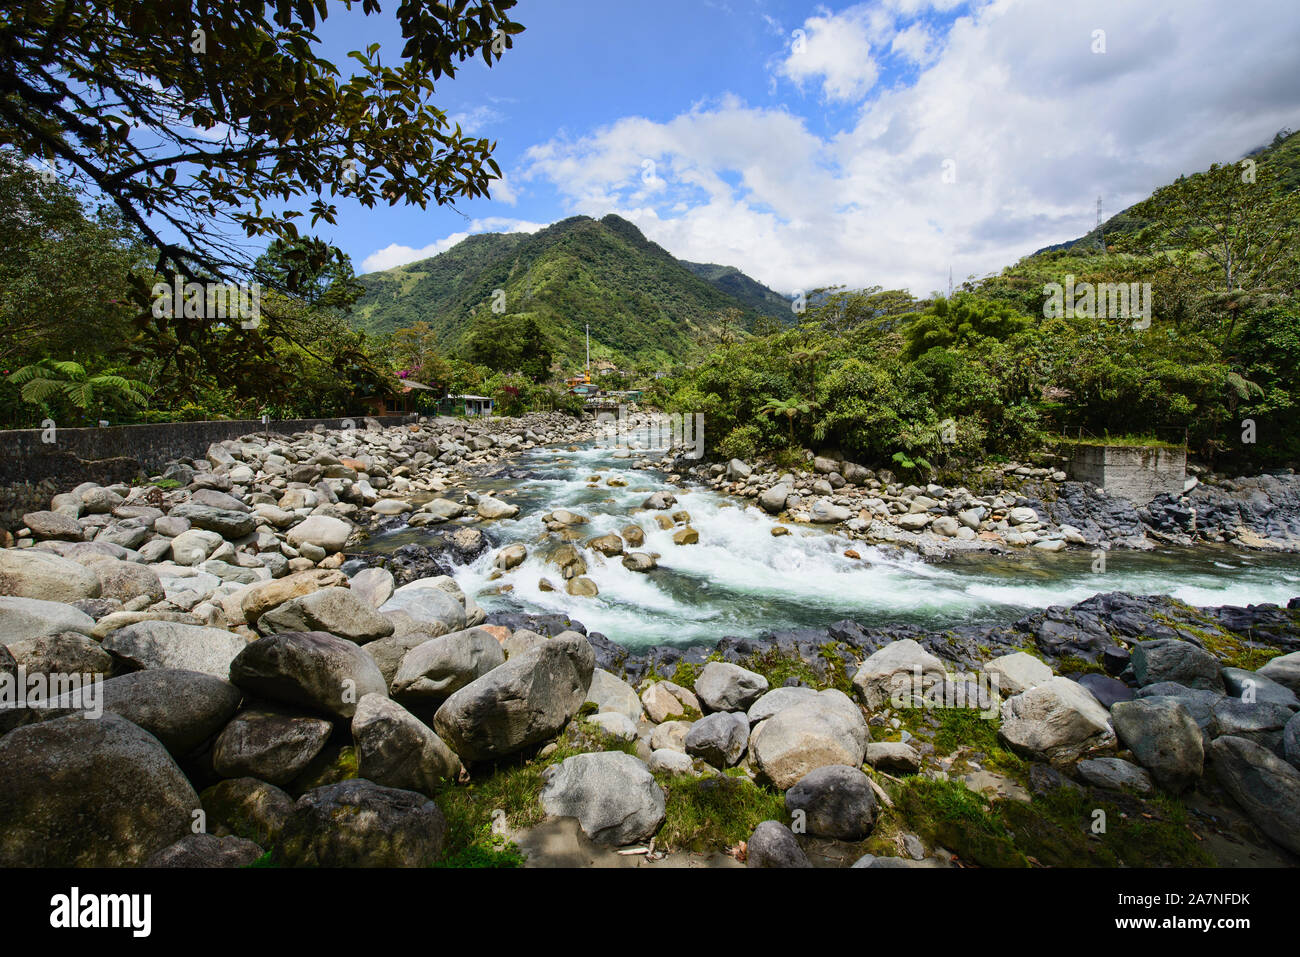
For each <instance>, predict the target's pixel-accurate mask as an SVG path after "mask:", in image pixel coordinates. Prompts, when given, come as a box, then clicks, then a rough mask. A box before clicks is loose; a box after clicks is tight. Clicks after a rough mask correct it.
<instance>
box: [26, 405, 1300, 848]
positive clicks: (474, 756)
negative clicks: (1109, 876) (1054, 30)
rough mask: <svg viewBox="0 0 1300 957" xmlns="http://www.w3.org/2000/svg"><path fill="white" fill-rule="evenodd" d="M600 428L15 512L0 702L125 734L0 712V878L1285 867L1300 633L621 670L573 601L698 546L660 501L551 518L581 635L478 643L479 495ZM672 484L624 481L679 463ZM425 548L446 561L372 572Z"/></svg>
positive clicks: (799, 652)
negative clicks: (655, 547) (602, 867)
mask: <svg viewBox="0 0 1300 957" xmlns="http://www.w3.org/2000/svg"><path fill="white" fill-rule="evenodd" d="M594 426H595V423H594V422H592V421H590V420H586V421H584V420H581V419H573V418H571V417H568V416H563V415H550V416H546V415H540V416H532V417H529V418H526V419H522V420H510V419H493V420H488V421H484V422H479V423H469V424H466V423H464V422H462V421H456V420H426V421H424V422H422V423H420V424H418V425H415V426H411V427H401V428H389V429H382V428H379V427H377V425H376V426H372V427H370V428H365V429H356V430H344V431H333V432H329V431H325V430H324V429H318V430H316V431H315V432H312V433H302V434H298V435H294V436H279V435H274V434H270V435H257V436H251V437H248V438H245V439H242V440H239V441H232V442H227V443H219V444H217V445H214V446H212V447H211V448H210V449H209V450H208V452H207V455H206V456H205V457H204V458H202V459H197V460H185V461H179V462H177V463H175V464H174V465H172V466H170V467H169V468H167V469H166V470H164V471H163V472H162V473H160V474H159V475H156V476H153V477H151V479H150V480H149V481H147V482H143V483H142V484H139V485H135V486H115V487H102V486H98V485H95V484H94V483H90V482H88V483H84V484H83V485H81V486H79V487H78V488H76V489H72V490H69V491H68V492H66V493H62V494H60V495H58V496H56V497H55V499H54V500H53V501H52V502H51V508H50V510H49V511H45V512H35V513H31V514H29V515H28V516H26V517H25V519H24V521H25V525H26V527H25V528H21V529H18V530H17V536H18V537H17V538H16V539H15V541H14V542H13V543H12V544H13V547H9V548H5V549H3V550H0V592H3V597H0V634H3V635H4V641H3V651H2V652H0V669H3V673H4V675H6V676H8V678H9V684H8V685H6V687H11V688H12V687H13V682H14V679H16V678H19V677H21V678H24V679H27V680H29V681H30V678H31V676H33V675H45V676H50V677H57V676H66V675H98V676H102V677H103V678H104V679H105V680H104V682H103V684H102V693H101V694H100V695H99V697H98V699H97V700H98V702H99V706H101V707H102V716H100V717H95V716H94V712H93V710H92V708H91V707H89V706H88V702H87V701H86V700H85V699H82V700H80V701H79V700H78V699H77V698H76V697H75V696H74V695H75V691H74V689H69V688H67V687H66V685H65V686H64V688H63V693H62V696H54V694H53V693H52V695H51V696H50V697H48V698H46V699H44V700H32V699H31V698H29V699H28V700H27V701H25V702H24V703H23V705H22V706H21V707H9V708H6V709H5V710H4V711H0V715H2V716H3V717H2V718H0V722H2V723H0V730H2V731H3V733H0V794H2V795H3V800H0V809H3V810H0V860H2V861H3V862H4V863H5V864H6V865H47V866H52V865H133V864H145V863H151V864H155V865H167V866H235V865H258V866H267V865H270V866H319V865H376V864H378V865H404V866H430V865H439V866H516V865H518V864H521V863H524V862H525V861H527V860H530V859H532V858H533V855H543V857H542V858H541V859H544V855H545V853H546V851H545V850H544V847H545V846H546V845H547V842H545V841H538V840H536V839H535V835H536V834H537V833H539V832H541V831H543V830H544V829H546V828H552V827H555V826H557V822H562V821H564V820H566V819H573V820H575V821H576V824H575V830H574V831H573V832H572V833H571V835H570V837H571V840H572V842H574V843H575V844H577V845H578V846H579V847H580V848H589V849H590V850H583V851H582V853H584V854H591V855H594V854H599V853H602V852H601V850H600V849H601V848H602V847H608V848H618V847H626V848H630V849H632V850H634V851H635V852H636V853H634V854H632V855H616V859H617V860H620V861H632V862H639V863H641V864H643V865H647V864H653V863H654V862H656V861H659V860H664V861H665V862H666V863H673V862H677V861H680V860H682V859H683V858H684V857H689V858H690V859H691V860H694V861H695V862H697V863H707V864H712V865H717V866H722V865H726V864H731V865H737V864H739V863H740V862H741V861H743V862H744V863H745V864H747V865H748V866H808V865H810V864H812V865H816V866H850V865H852V866H864V867H865V866H870V867H896V866H928V867H937V866H943V867H946V866H953V865H955V864H960V865H981V866H1021V867H1023V866H1059V865H1072V866H1087V865H1102V866H1107V865H1112V866H1113V865H1116V864H1127V865H1129V866H1153V865H1188V864H1192V865H1207V864H1213V863H1223V864H1243V863H1293V862H1294V857H1293V856H1292V855H1294V854H1296V853H1297V852H1300V847H1298V846H1297V845H1296V843H1295V841H1296V834H1298V833H1300V827H1297V824H1300V770H1297V763H1300V751H1297V747H1298V745H1297V741H1298V739H1297V732H1298V731H1300V718H1297V714H1296V713H1297V711H1300V700H1297V698H1296V691H1297V689H1300V608H1297V607H1286V608H1283V607H1279V606H1277V605H1256V606H1251V607H1232V606H1224V607H1218V608H1196V607H1192V606H1189V605H1187V604H1185V603H1182V602H1179V601H1176V600H1173V599H1170V598H1164V597H1142V596H1134V595H1125V594H1110V595H1099V596H1097V597H1095V598H1092V599H1089V600H1087V601H1084V602H1082V603H1079V604H1076V605H1074V606H1073V607H1069V608H1065V607H1056V608H1049V609H1047V610H1046V611H1043V612H1038V613H1034V614H1031V615H1028V616H1026V617H1024V618H1022V619H1020V620H1017V621H1015V622H1010V623H1006V624H1003V625H992V626H973V625H963V626H958V627H956V628H951V629H947V630H942V631H935V630H927V629H923V628H918V627H914V626H907V627H899V626H884V627H864V626H862V625H860V624H858V623H856V622H853V621H847V620H846V621H841V622H838V623H836V624H834V625H832V626H830V627H829V628H828V629H825V630H824V632H823V633H821V634H820V636H813V635H810V634H808V633H806V632H802V633H797V634H793V635H781V634H774V635H770V636H752V637H748V638H742V639H734V638H728V639H724V640H722V641H720V642H718V643H716V645H714V646H712V647H690V648H682V647H673V646H656V647H652V648H647V649H642V650H640V651H630V650H629V649H628V648H626V647H623V646H622V645H620V644H619V643H618V642H617V638H618V636H617V635H612V636H606V635H601V634H598V633H595V632H590V631H588V629H586V628H585V627H584V626H583V625H582V623H581V621H580V619H581V617H582V608H583V607H584V604H583V603H584V602H585V601H593V600H594V599H593V598H591V597H588V596H589V595H590V592H589V591H588V590H586V589H585V588H584V587H582V586H581V585H575V583H580V582H581V581H582V579H583V577H584V575H583V571H584V569H585V568H586V567H587V566H588V565H589V564H590V566H592V567H594V566H595V565H596V564H597V563H599V562H603V561H611V562H613V561H621V562H623V563H624V564H626V563H627V562H628V561H631V563H632V566H637V565H639V564H640V562H639V559H637V558H635V556H636V555H637V554H638V553H637V551H636V549H637V548H638V547H639V546H640V544H641V542H640V541H639V540H638V535H637V530H638V527H639V526H642V525H645V524H647V523H648V524H649V525H650V526H652V527H657V526H663V524H664V523H665V522H666V523H667V526H668V528H670V529H676V530H677V531H681V530H683V529H688V528H690V516H689V515H683V514H679V512H678V510H676V509H675V508H674V503H673V502H672V501H671V495H670V494H668V493H656V495H654V496H651V498H650V499H647V500H646V501H645V502H643V503H642V508H641V509H639V510H637V511H636V512H635V513H634V514H632V515H630V516H629V526H628V527H627V528H626V529H624V531H623V533H622V534H621V535H619V536H616V537H617V538H618V539H619V541H618V542H617V543H615V542H613V541H609V540H600V539H595V540H589V539H588V537H587V536H585V535H584V534H583V533H582V525H583V524H584V516H582V515H581V514H579V513H576V512H573V511H567V510H563V509H551V510H549V511H548V512H547V513H546V514H545V515H544V516H542V519H543V521H544V523H545V526H546V527H547V528H548V529H549V530H550V531H549V533H548V537H549V538H550V539H552V541H553V542H554V543H555V544H560V545H567V546H568V547H569V553H570V554H568V555H567V557H560V558H556V556H557V554H558V553H559V549H556V550H555V551H553V552H552V553H551V554H552V559H553V560H554V561H555V564H554V566H553V567H554V569H555V571H554V574H555V578H556V581H557V582H564V583H565V584H564V586H563V587H564V588H565V590H566V591H567V592H568V594H569V595H570V599H571V601H572V609H573V614H572V615H550V614H528V613H524V612H494V613H492V614H490V615H489V614H488V613H487V612H485V611H484V609H483V608H482V607H480V606H479V604H478V602H477V601H476V600H475V596H474V595H472V594H467V593H466V592H465V591H464V590H463V589H462V588H461V587H460V586H459V585H458V584H457V581H456V579H455V577H453V576H454V575H455V574H456V572H457V569H458V568H460V567H462V566H463V565H464V564H465V563H466V562H470V561H472V560H474V559H476V558H477V557H478V556H480V555H485V554H486V555H489V556H493V557H492V560H493V562H494V563H496V564H497V565H498V566H499V567H500V568H501V569H503V570H505V569H510V568H512V567H517V566H518V563H519V561H520V560H521V556H520V554H519V552H520V550H521V546H520V545H515V544H511V545H503V546H498V544H497V543H499V542H504V541H505V540H506V538H505V537H504V536H503V533H504V532H506V531H507V530H508V529H509V527H510V526H511V522H512V521H516V520H517V519H518V518H519V517H520V516H519V508H520V506H518V505H515V504H512V503H511V502H510V501H509V498H510V497H511V496H510V495H509V494H507V493H504V492H498V493H496V494H488V493H487V492H484V491H482V490H481V489H479V487H478V486H479V483H480V481H481V478H480V477H481V476H483V475H485V474H487V472H490V471H491V470H494V469H499V468H501V467H502V466H509V463H510V462H511V461H513V460H514V458H515V456H517V455H520V454H527V453H528V452H529V451H530V450H536V449H539V448H541V447H543V446H545V445H547V444H555V443H559V444H560V445H562V446H568V447H571V448H575V449H576V448H577V445H575V444H573V443H580V442H583V441H586V440H589V439H590V438H591V437H592V436H593V435H594V433H595V428H594ZM650 454H651V453H650V452H649V451H648V450H647V451H642V452H638V451H636V450H628V451H627V452H626V453H624V461H625V464H626V465H627V466H629V467H631V468H634V469H635V468H637V467H640V468H646V467H650V466H654V465H656V464H657V465H660V466H663V467H664V468H665V469H667V468H669V467H671V466H673V465H674V464H675V462H676V458H675V456H674V455H672V454H669V455H668V456H667V457H666V458H665V459H663V460H662V461H658V462H653V461H650V460H649V459H648V458H647V456H648V455H650ZM741 464H743V463H741ZM840 464H841V468H842V469H843V468H845V467H844V466H843V464H842V463H840ZM691 467H693V468H695V467H698V466H691ZM731 468H732V469H733V470H735V469H736V463H733V464H732V466H731ZM485 470H487V472H485ZM707 471H708V470H707V469H706V474H707ZM628 474H629V475H630V474H632V473H631V472H629V473H628ZM663 474H665V475H668V477H669V478H671V479H673V480H674V481H675V482H676V483H678V484H679V488H682V489H685V488H686V486H687V485H688V484H689V483H692V482H695V481H697V479H694V478H691V477H689V475H685V476H683V475H673V474H671V473H669V472H667V471H665V472H664V473H663ZM754 474H759V473H751V477H752V475H754ZM848 474H853V475H854V478H855V480H857V481H861V482H862V483H863V491H864V492H865V493H867V494H876V493H878V492H879V491H880V489H877V488H872V487H871V483H872V482H873V481H874V482H876V483H877V485H878V484H879V481H880V480H879V478H866V477H865V476H864V475H861V474H857V473H853V472H852V471H851V470H848ZM841 477H842V476H841ZM1047 478H1048V480H1049V481H1050V479H1051V476H1050V475H1049V476H1047ZM600 481H602V482H604V483H606V484H608V485H610V486H615V485H617V483H618V482H619V481H622V479H620V478H619V476H618V473H617V470H612V471H610V470H607V471H606V474H605V475H604V476H603V478H600ZM846 484H847V483H846ZM1058 484H1062V485H1072V484H1075V483H1058ZM452 489H459V492H458V493H457V492H453V491H451V490H452ZM735 491H741V492H743V491H744V487H743V486H742V487H739V488H737V489H735ZM920 491H928V490H916V492H920ZM1257 491H1258V490H1257ZM900 492H901V490H900ZM935 494H936V495H938V494H939V493H935ZM1252 494H1253V495H1255V497H1253V498H1252V499H1251V501H1252V503H1253V506H1254V507H1256V508H1257V507H1258V506H1259V499H1258V495H1257V494H1256V493H1252ZM1263 494H1264V495H1267V494H1268V491H1267V490H1264V491H1263ZM915 497H918V496H917V495H915V494H914V495H913V498H915ZM738 500H739V501H745V500H744V499H743V498H741V499H738ZM941 500H945V499H942V498H940V499H936V501H941ZM957 504H962V503H956V502H954V503H952V507H956V505H957ZM1017 507H1021V506H1017ZM1275 511H1276V515H1275V518H1276V517H1277V516H1281V515H1283V514H1289V515H1290V519H1289V521H1292V522H1293V521H1294V520H1295V514H1294V508H1293V505H1291V504H1288V503H1287V502H1286V501H1282V500H1279V502H1278V503H1277V504H1276V506H1275ZM903 514H913V513H910V511H909V512H906V513H903ZM995 514H996V512H995V511H994V512H991V514H990V516H989V518H988V520H989V521H991V522H996V521H997V519H994V518H993V515H995ZM809 517H811V516H809ZM786 520H787V523H788V524H795V525H799V524H802V523H801V522H800V521H799V520H798V519H797V518H795V516H794V515H793V514H791V515H787V518H786ZM398 523H400V524H401V525H402V526H404V527H415V528H419V529H421V534H422V536H423V537H422V538H421V540H420V543H419V544H410V545H406V546H403V547H401V548H398V549H397V550H395V551H383V550H371V549H368V548H367V542H368V541H369V540H370V539H371V538H373V537H375V536H382V535H384V534H386V532H387V531H388V530H390V529H391V527H392V526H393V525H394V524H398ZM1035 523H1036V525H1042V524H1043V523H1039V522H1037V520H1035ZM1020 524H1021V525H1024V524H1027V522H1022V523H1020ZM645 534H646V533H645V531H642V532H641V535H642V536H644V535H645ZM673 534H674V536H675V537H674V539H673V541H674V542H676V543H677V544H675V545H674V546H673V547H677V548H681V549H689V548H692V547H698V546H696V545H693V544H692V541H693V539H692V538H691V537H690V536H680V542H678V537H677V536H676V532H674V533H673ZM922 534H924V535H927V536H929V537H930V538H931V539H933V540H934V541H936V542H938V541H941V540H943V536H942V535H941V534H939V533H936V532H933V531H925V532H924V533H922ZM605 538H606V539H607V538H608V537H607V536H606V537H605ZM696 538H698V536H696ZM615 544H617V545H618V548H615V547H614V546H615ZM531 547H533V546H523V547H522V549H523V550H524V551H527V550H528V549H529V548H531ZM864 547H865V546H864ZM1078 547H1086V546H1084V545H1081V546H1078ZM646 557H650V558H651V559H653V556H652V555H650V556H646ZM449 573H450V574H449ZM1291 604H1292V605H1297V604H1300V603H1297V602H1292V603H1291ZM979 675H983V676H984V680H982V681H975V677H976V676H979ZM992 676H996V683H995V684H994V683H992V681H991V678H992ZM958 693H959V694H960V695H961V696H964V697H956V696H957V694H958ZM954 698H956V700H958V701H965V702H966V703H968V704H973V705H974V706H975V708H974V709H972V708H948V707H935V703H936V702H943V701H945V700H946V701H950V702H951V701H952V700H954ZM93 704H94V702H93V701H91V702H89V705H93ZM981 713H983V714H984V715H985V717H980V714H981ZM55 769H57V773H55ZM1099 820H1100V821H1102V822H1103V823H1102V825H1101V826H1100V827H1099V826H1098V824H1097V822H1098V821H1099ZM73 822H76V825H75V827H74V826H73ZM196 822H197V823H196Z"/></svg>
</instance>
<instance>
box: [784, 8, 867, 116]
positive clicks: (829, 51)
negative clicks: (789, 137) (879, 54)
mask: <svg viewBox="0 0 1300 957" xmlns="http://www.w3.org/2000/svg"><path fill="white" fill-rule="evenodd" d="M888 25H889V16H888V14H886V13H885V12H884V11H883V10H882V9H881V8H879V7H868V6H866V5H863V6H860V7H851V8H849V9H848V10H845V11H844V12H843V13H837V14H833V13H830V12H829V11H826V12H824V13H822V14H820V15H818V16H813V17H809V18H808V19H807V20H805V21H804V22H803V26H801V27H800V28H799V29H798V30H795V31H794V35H793V39H792V41H791V43H790V52H789V55H788V56H787V57H786V58H785V60H784V61H782V62H781V64H780V65H779V66H778V68H777V72H778V73H779V74H780V75H782V76H784V77H786V78H787V79H789V80H792V81H794V83H795V84H797V85H798V86H799V87H800V88H803V87H804V86H806V85H807V84H808V82H809V81H818V80H819V81H820V82H821V87H822V95H823V96H825V97H826V99H828V100H838V101H856V100H860V99H862V97H863V96H865V95H866V94H867V92H868V91H869V90H870V89H871V88H872V87H873V86H875V85H876V79H877V77H878V76H879V74H880V70H879V68H878V67H877V66H876V61H875V59H874V58H873V57H872V55H871V45H872V40H873V39H874V38H875V37H876V36H878V35H879V34H880V33H881V32H883V31H884V30H885V29H887V28H888Z"/></svg>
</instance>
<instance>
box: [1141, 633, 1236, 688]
mask: <svg viewBox="0 0 1300 957" xmlns="http://www.w3.org/2000/svg"><path fill="white" fill-rule="evenodd" d="M1130 655H1131V658H1130V660H1131V661H1132V663H1133V675H1134V677H1136V678H1137V683H1138V684H1139V685H1142V686H1145V685H1151V684H1156V683H1157V682H1160V681H1172V682H1175V683H1177V684H1180V685H1183V686H1185V687H1188V688H1203V689H1205V690H1207V691H1217V692H1220V693H1222V692H1223V677H1222V676H1221V675H1220V673H1219V670H1220V667H1221V666H1220V664H1219V660H1218V659H1217V658H1215V657H1214V655H1212V654H1210V653H1209V652H1208V651H1206V650H1205V649H1203V648H1198V647H1197V646H1196V645H1194V644H1192V643H1191V642H1190V641H1180V640H1178V639H1177V638H1161V639H1158V640H1156V641H1139V642H1135V643H1134V644H1133V647H1132V649H1131V650H1130Z"/></svg>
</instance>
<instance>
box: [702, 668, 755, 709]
mask: <svg viewBox="0 0 1300 957" xmlns="http://www.w3.org/2000/svg"><path fill="white" fill-rule="evenodd" d="M767 687H768V685H767V679H766V678H764V677H763V676H762V675H760V674H758V673H756V672H753V671H749V670H747V669H745V668H742V667H740V666H739V665H733V664H731V663H729V662H725V661H710V662H708V663H707V664H706V665H705V666H704V667H703V668H702V669H700V673H699V676H698V677H697V678H696V679H695V695H696V697H698V698H699V699H700V701H701V703H703V705H704V706H705V707H706V708H708V709H709V710H710V711H744V710H745V709H746V708H748V707H749V706H750V705H751V704H753V703H754V702H755V701H757V700H758V699H759V697H760V696H761V695H762V694H763V692H765V691H767Z"/></svg>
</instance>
